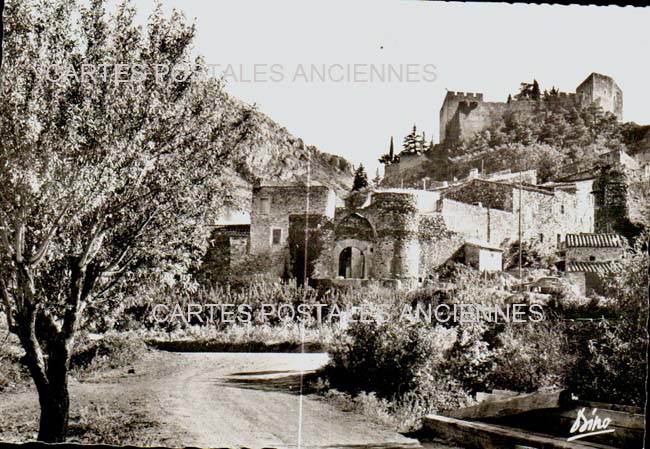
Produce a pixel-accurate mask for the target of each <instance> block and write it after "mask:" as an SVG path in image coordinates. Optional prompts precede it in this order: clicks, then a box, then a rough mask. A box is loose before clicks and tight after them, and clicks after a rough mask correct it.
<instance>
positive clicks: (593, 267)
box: [566, 261, 621, 274]
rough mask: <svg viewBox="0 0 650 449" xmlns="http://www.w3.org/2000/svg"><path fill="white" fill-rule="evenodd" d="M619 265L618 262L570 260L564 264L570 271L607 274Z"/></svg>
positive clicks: (617, 268)
mask: <svg viewBox="0 0 650 449" xmlns="http://www.w3.org/2000/svg"><path fill="white" fill-rule="evenodd" d="M620 268H621V265H620V264H619V263H618V262H614V261H612V262H570V263H568V264H567V266H566V271H567V272H570V273H598V274H607V273H611V272H614V271H617V270H620Z"/></svg>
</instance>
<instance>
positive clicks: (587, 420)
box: [567, 407, 614, 441]
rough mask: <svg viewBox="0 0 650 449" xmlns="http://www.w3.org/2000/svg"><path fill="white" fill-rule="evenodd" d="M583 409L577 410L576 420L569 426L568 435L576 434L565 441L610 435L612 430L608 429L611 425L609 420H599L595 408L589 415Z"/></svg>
mask: <svg viewBox="0 0 650 449" xmlns="http://www.w3.org/2000/svg"><path fill="white" fill-rule="evenodd" d="M585 410H586V409H585V407H583V408H581V409H580V410H578V415H577V416H576V420H575V421H574V422H573V425H572V426H571V430H570V433H572V434H573V433H576V432H578V433H577V434H576V435H573V436H571V437H569V438H567V441H573V440H579V439H580V438H585V437H588V436H593V435H600V434H602V433H612V432H613V431H614V429H609V428H608V427H609V425H610V424H611V423H612V420H611V419H610V418H604V419H601V418H600V417H599V416H598V415H597V414H596V412H597V411H598V409H597V408H595V409H593V410H592V411H591V414H589V413H585Z"/></svg>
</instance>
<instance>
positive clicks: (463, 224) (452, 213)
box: [440, 198, 518, 245]
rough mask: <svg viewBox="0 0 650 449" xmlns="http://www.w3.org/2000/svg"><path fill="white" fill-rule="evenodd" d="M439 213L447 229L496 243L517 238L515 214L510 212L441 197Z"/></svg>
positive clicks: (499, 243)
mask: <svg viewBox="0 0 650 449" xmlns="http://www.w3.org/2000/svg"><path fill="white" fill-rule="evenodd" d="M440 215H441V216H442V218H443V220H444V223H445V226H446V227H447V229H448V230H450V231H452V232H456V233H459V234H462V235H464V236H467V237H473V238H477V239H480V240H484V241H486V242H489V243H494V244H496V245H502V244H503V243H504V242H506V241H512V240H516V239H517V229H518V227H517V225H518V221H517V216H516V215H514V214H513V213H511V212H507V211H502V210H498V209H491V208H488V207H483V206H477V205H473V204H467V203H463V202H460V201H455V200H451V199H449V198H443V199H442V200H441V202H440Z"/></svg>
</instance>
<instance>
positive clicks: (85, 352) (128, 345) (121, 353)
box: [70, 333, 147, 373]
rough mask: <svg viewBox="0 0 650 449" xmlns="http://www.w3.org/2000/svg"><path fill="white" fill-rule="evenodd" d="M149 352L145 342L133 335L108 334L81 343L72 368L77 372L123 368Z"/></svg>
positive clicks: (74, 355)
mask: <svg viewBox="0 0 650 449" xmlns="http://www.w3.org/2000/svg"><path fill="white" fill-rule="evenodd" d="M146 351H147V346H146V344H145V343H144V341H143V340H142V339H141V338H140V337H139V336H137V335H136V334H133V333H128V334H127V333H125V334H114V333H111V334H107V335H105V336H103V337H102V338H101V339H99V340H85V341H83V340H82V341H80V342H79V343H78V345H77V348H76V350H75V351H74V353H73V355H72V358H71V361H70V366H71V368H72V369H73V370H76V371H77V372H86V373H87V372H93V371H101V370H106V369H114V368H121V367H124V366H128V365H131V364H133V363H134V362H135V361H136V360H138V359H140V358H141V357H142V356H143V355H144V354H145V353H146Z"/></svg>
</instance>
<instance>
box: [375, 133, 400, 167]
mask: <svg viewBox="0 0 650 449" xmlns="http://www.w3.org/2000/svg"><path fill="white" fill-rule="evenodd" d="M379 162H380V163H382V164H384V165H391V164H395V163H397V162H399V156H397V155H395V149H394V146H393V137H392V136H391V138H390V149H389V150H388V153H387V154H382V155H381V157H380V158H379Z"/></svg>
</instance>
